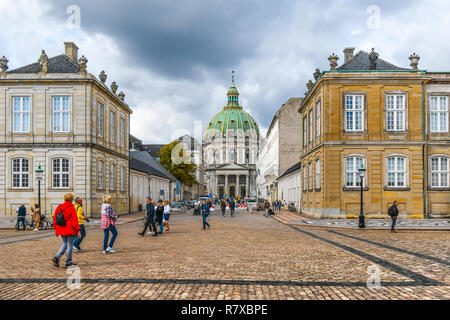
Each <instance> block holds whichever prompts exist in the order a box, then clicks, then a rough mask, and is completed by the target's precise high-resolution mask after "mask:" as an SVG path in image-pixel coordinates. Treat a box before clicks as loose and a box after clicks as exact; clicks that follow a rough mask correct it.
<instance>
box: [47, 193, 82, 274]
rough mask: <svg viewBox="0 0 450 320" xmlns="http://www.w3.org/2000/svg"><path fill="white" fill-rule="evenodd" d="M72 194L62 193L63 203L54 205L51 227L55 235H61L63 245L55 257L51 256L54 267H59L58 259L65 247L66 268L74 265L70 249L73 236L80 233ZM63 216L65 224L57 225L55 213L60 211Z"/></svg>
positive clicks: (71, 248)
mask: <svg viewBox="0 0 450 320" xmlns="http://www.w3.org/2000/svg"><path fill="white" fill-rule="evenodd" d="M72 201H73V194H71V193H66V194H65V195H64V203H63V204H61V205H59V206H58V207H56V210H55V214H54V216H53V229H55V235H56V236H61V238H62V240H63V245H62V246H61V248H60V249H59V251H58V253H57V254H56V256H55V257H53V259H52V261H53V265H54V266H55V267H59V260H60V259H61V257H62V256H63V254H64V252H65V251H66V249H67V258H66V268H67V267H70V266H76V264H75V263H73V262H72V250H73V241H74V240H75V237H76V236H78V237H80V238H81V235H80V225H79V224H78V216H77V211H76V210H75V207H74V206H73V204H72ZM61 212H62V214H63V216H64V221H65V225H64V226H61V225H57V224H56V215H57V214H58V213H61Z"/></svg>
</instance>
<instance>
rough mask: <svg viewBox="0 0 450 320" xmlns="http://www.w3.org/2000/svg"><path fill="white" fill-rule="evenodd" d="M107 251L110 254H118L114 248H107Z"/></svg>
mask: <svg viewBox="0 0 450 320" xmlns="http://www.w3.org/2000/svg"><path fill="white" fill-rule="evenodd" d="M106 251H107V252H109V253H116V251H115V250H114V249H113V248H110V247H108V248H106Z"/></svg>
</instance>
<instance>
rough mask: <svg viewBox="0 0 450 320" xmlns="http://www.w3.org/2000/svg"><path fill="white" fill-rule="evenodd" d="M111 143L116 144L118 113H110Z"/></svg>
mask: <svg viewBox="0 0 450 320" xmlns="http://www.w3.org/2000/svg"><path fill="white" fill-rule="evenodd" d="M109 142H111V143H115V142H116V113H115V112H114V111H112V110H110V111H109Z"/></svg>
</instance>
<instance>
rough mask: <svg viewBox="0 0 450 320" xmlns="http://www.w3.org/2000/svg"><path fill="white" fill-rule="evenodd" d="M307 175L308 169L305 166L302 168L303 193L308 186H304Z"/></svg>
mask: <svg viewBox="0 0 450 320" xmlns="http://www.w3.org/2000/svg"><path fill="white" fill-rule="evenodd" d="M307 174H308V169H307V168H306V165H304V166H303V191H306V190H307V189H308V185H307V184H306V175H307Z"/></svg>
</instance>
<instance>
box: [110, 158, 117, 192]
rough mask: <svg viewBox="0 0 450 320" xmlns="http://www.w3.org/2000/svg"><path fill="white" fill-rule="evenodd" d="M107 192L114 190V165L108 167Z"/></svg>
mask: <svg viewBox="0 0 450 320" xmlns="http://www.w3.org/2000/svg"><path fill="white" fill-rule="evenodd" d="M109 190H116V165H115V164H113V163H111V164H110V165H109Z"/></svg>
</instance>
